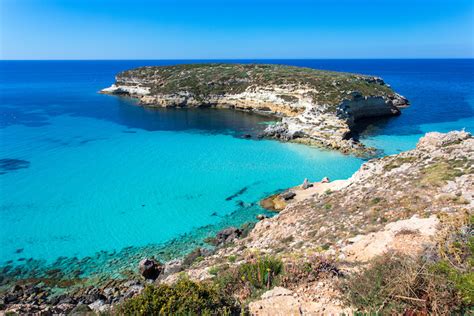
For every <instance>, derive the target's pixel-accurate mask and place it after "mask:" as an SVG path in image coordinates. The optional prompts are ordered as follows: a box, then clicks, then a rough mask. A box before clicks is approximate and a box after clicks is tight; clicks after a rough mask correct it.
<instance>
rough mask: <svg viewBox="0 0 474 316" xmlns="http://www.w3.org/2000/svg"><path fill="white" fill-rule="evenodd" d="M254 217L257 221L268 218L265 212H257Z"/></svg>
mask: <svg viewBox="0 0 474 316" xmlns="http://www.w3.org/2000/svg"><path fill="white" fill-rule="evenodd" d="M256 218H257V219H258V220H259V221H263V220H264V219H265V218H268V216H267V215H265V214H258V215H257V216H256Z"/></svg>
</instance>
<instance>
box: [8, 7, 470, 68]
mask: <svg viewBox="0 0 474 316" xmlns="http://www.w3.org/2000/svg"><path fill="white" fill-rule="evenodd" d="M0 10H1V12H0V14H1V16H0V18H1V21H0V38H1V42H0V44H1V47H0V58H1V59H191V58H196V59H201V58H205V59H212V58H423V57H428V58H444V57H469V58H472V57H474V34H473V33H474V1H473V0H444V1H440V0H370V1H369V0H313V1H309V0H306V1H305V0H287V1H282V0H272V1H269V0H240V1H237V0H235V1H232V0H231V1H227V0H219V1H213V0H197V1H189V0H187V1H179V0H174V1H172V0H154V1H152V0H123V1H120V0H113V1H112V0H0Z"/></svg>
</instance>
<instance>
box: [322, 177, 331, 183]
mask: <svg viewBox="0 0 474 316" xmlns="http://www.w3.org/2000/svg"><path fill="white" fill-rule="evenodd" d="M330 181H331V180H329V178H328V177H324V178H323V179H322V180H321V183H329V182H330Z"/></svg>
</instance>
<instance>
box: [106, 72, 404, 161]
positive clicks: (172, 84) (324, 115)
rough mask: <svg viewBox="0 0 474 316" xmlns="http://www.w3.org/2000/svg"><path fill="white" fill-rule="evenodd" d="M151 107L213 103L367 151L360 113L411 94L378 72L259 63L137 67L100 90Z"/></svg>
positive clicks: (288, 134)
mask: <svg viewBox="0 0 474 316" xmlns="http://www.w3.org/2000/svg"><path fill="white" fill-rule="evenodd" d="M101 92H102V93H106V94H115V95H122V96H129V97H133V98H137V99H138V100H139V103H140V104H142V105H144V106H149V107H177V108H184V107H187V108H191V107H193V108H194V107H199V108H202V107H215V108H229V109H236V110H242V111H251V112H256V113H259V114H264V115H270V116H275V117H278V118H280V119H281V121H279V122H277V123H276V124H274V125H270V126H268V127H267V129H266V130H265V131H264V133H263V135H262V136H266V137H272V138H277V139H280V140H284V141H295V142H302V143H306V144H312V145H318V146H321V147H325V148H330V149H337V150H339V151H342V152H344V153H355V154H367V153H373V151H374V150H373V149H368V148H366V147H364V145H363V144H361V143H359V142H358V141H357V140H356V137H354V131H355V130H356V127H357V122H358V121H359V120H360V119H363V118H370V117H380V116H393V115H398V114H400V109H401V108H403V107H406V106H408V100H407V99H406V98H404V97H403V96H401V95H399V94H397V93H396V92H394V91H393V90H392V89H391V88H390V86H389V85H387V84H385V82H384V81H383V80H382V79H381V78H378V77H373V76H366V75H359V74H351V73H341V72H333V71H323V70H315V69H311V68H302V67H292V66H283V65H262V64H189V65H176V66H160V67H140V68H136V69H132V70H127V71H123V72H121V73H119V74H118V75H117V76H116V78H115V83H114V84H113V85H112V86H111V87H109V88H106V89H103V90H102V91H101Z"/></svg>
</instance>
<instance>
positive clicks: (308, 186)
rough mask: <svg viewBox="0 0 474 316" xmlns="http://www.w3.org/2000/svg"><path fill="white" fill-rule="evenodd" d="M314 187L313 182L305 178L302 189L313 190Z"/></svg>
mask: <svg viewBox="0 0 474 316" xmlns="http://www.w3.org/2000/svg"><path fill="white" fill-rule="evenodd" d="M312 186H313V184H312V183H311V182H309V181H308V179H307V178H305V179H304V181H303V183H302V184H301V188H302V189H303V190H306V189H307V188H311V187H312Z"/></svg>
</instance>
